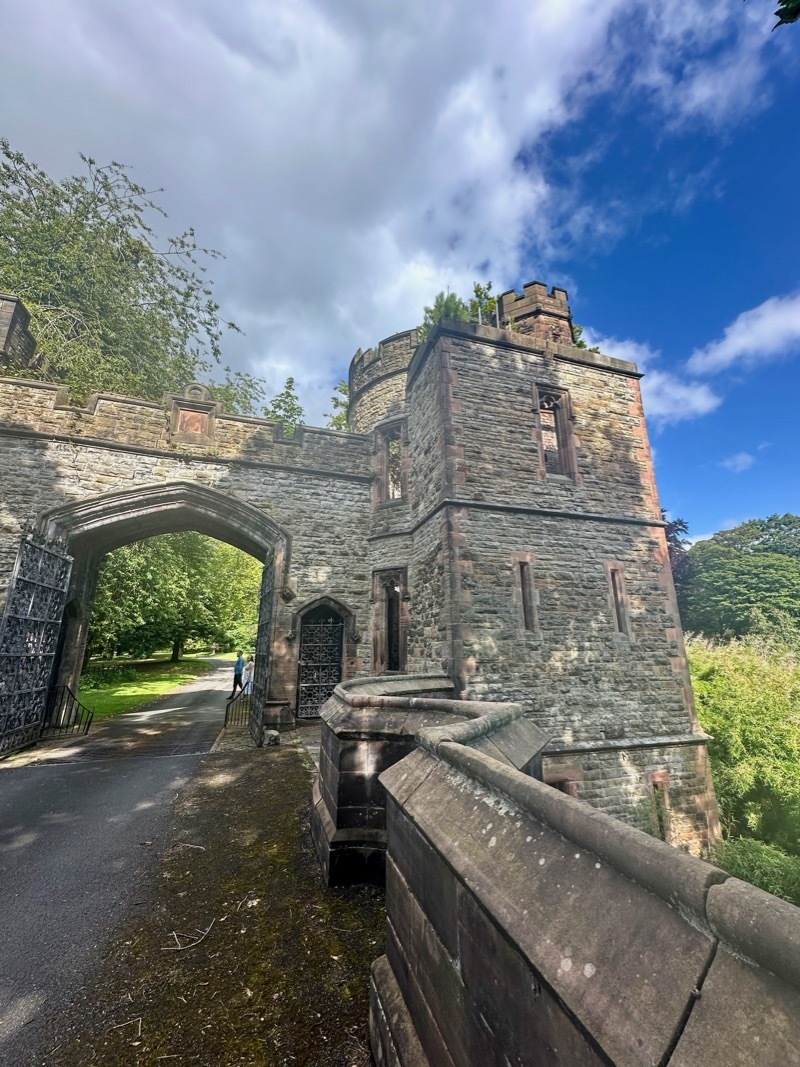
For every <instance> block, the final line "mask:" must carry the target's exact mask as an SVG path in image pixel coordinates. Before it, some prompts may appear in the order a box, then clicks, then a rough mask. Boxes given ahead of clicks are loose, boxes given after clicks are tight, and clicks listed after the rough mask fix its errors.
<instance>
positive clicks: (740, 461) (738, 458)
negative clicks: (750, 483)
mask: <svg viewBox="0 0 800 1067" xmlns="http://www.w3.org/2000/svg"><path fill="white" fill-rule="evenodd" d="M755 461H756V457H755V456H753V455H751V454H750V453H749V452H735V453H734V454H733V455H732V456H728V458H727V459H723V460H721V461H720V467H724V468H725V470H728V471H732V473H733V474H741V473H742V471H749V470H750V468H751V467H752V466H753V464H754V463H755Z"/></svg>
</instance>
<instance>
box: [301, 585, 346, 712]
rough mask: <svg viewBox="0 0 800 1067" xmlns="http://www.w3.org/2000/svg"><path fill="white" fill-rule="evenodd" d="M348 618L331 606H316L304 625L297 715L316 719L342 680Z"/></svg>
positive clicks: (308, 614) (304, 618) (306, 616)
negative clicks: (345, 621) (346, 619)
mask: <svg viewBox="0 0 800 1067" xmlns="http://www.w3.org/2000/svg"><path fill="white" fill-rule="evenodd" d="M343 643H344V618H343V617H342V616H341V615H340V614H339V612H338V611H335V610H334V609H333V608H331V607H328V606H327V605H320V607H317V608H312V609H311V611H309V612H308V613H307V614H306V615H304V616H303V621H302V624H301V627H300V669H299V674H298V685H297V691H298V696H297V717H298V718H299V719H313V718H315V717H316V716H317V715H319V710H320V708H321V707H322V705H323V704H324V703H325V701H326V700H327V699H328V697H329V696H330V695H331V693H332V692H333V690H334V689H335V688H336V686H337V685H338V684H339V682H341V680H342V653H343Z"/></svg>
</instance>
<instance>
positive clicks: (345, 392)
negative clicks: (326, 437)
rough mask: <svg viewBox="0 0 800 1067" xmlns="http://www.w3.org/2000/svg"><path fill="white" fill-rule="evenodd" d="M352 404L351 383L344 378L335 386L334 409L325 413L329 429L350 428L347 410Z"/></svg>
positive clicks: (332, 399)
mask: <svg viewBox="0 0 800 1067" xmlns="http://www.w3.org/2000/svg"><path fill="white" fill-rule="evenodd" d="M349 405H350V385H349V384H348V383H347V382H346V381H344V380H342V381H340V382H339V383H338V385H336V386H335V388H334V390H333V396H332V397H331V407H332V408H333V411H329V412H326V413H325V418H326V419H327V420H328V423H327V425H328V429H329V430H348V429H349V426H348V424H347V410H348V407H349Z"/></svg>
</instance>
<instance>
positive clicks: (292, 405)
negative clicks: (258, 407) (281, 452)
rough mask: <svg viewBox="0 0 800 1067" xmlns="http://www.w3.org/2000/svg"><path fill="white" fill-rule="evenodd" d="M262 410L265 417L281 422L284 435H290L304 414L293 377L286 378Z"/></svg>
mask: <svg viewBox="0 0 800 1067" xmlns="http://www.w3.org/2000/svg"><path fill="white" fill-rule="evenodd" d="M263 411H264V417H265V418H267V419H275V420H276V421H277V422H282V423H283V433H284V436H285V437H291V436H292V434H293V433H294V431H295V430H296V428H297V427H298V426H299V425H300V423H301V422H302V421H303V416H304V415H305V411H304V410H303V405H302V404H301V403H300V398H299V397H298V395H297V390H296V389H295V385H294V378H287V379H286V385H284V387H283V389H282V390H281V391H280V392H279V393H277V394H276V395H275V396H274V397H273V398H272V400H270V402H269V403H268V404H265V406H264V408H263Z"/></svg>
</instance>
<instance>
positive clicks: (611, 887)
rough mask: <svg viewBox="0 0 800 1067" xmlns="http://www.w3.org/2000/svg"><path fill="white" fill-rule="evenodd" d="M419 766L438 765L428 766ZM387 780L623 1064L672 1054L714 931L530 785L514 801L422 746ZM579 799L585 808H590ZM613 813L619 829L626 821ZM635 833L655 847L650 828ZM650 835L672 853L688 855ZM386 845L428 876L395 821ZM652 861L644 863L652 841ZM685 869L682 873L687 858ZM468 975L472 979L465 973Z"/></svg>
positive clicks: (459, 874) (464, 884)
mask: <svg viewBox="0 0 800 1067" xmlns="http://www.w3.org/2000/svg"><path fill="white" fill-rule="evenodd" d="M448 747H449V746H448ZM469 757H470V759H471V760H474V761H475V762H476V763H477V764H478V765H484V766H485V765H487V764H490V763H491V764H492V765H493V769H495V771H496V774H497V775H499V776H501V777H502V776H507V777H509V778H510V777H512V776H513V778H515V779H522V780H523V781H525V782H526V783H527V784H528V785H530V787H531V788H532V791H533V796H535V797H536V799H537V800H538V793H539V792H540V791H542V792H544V791H547V792H550V793H552V794H553V795H554V796H556V797H557V798H558V799H559V801H561V802H562V803H564V802H569V801H571V800H572V798H570V797H566V796H564V795H563V794H560V793H557V792H556V791H555V790H552V789H551V788H550V787H549V786H545V785H543V784H541V783H539V782H536V781H534V780H533V779H530V778H527V777H526V776H525V775H522V774H520V773H519V772H516V771H513V770H511V769H509V768H507V767H504V766H498V765H497V764H496V762H495V761H493V760H489V759H487V757H485V756H482V755H481V754H479V753H475V752H469ZM409 763H411V764H412V766H411V767H409ZM422 764H429V765H430V767H429V770H428V773H427V774H423V770H424V768H423V766H422ZM409 776H411V777H412V778H413V779H414V780H415V783H416V788H415V789H414V790H413V792H411V793H410V794H409V793H408V790H407V788H404V787H406V784H407V781H408V778H409ZM381 782H382V784H383V785H384V787H385V788H386V790H387V792H388V793H389V794H390V796H392V798H393V799H394V800H396V801H398V802H400V803H402V812H401V813H400V814H399V815H398V818H399V819H400V820H401V822H402V820H403V819H409V820H411V821H412V823H413V824H414V825H415V826H416V827H417V828H418V830H419V831H420V832H421V833H422V834H423V835H424V837H425V838H426V839H427V840H428V841H429V842H430V845H431V846H432V848H433V849H434V850H435V852H436V853H438V855H439V856H440V857H442V858H443V859H444V861H445V863H446V864H447V865H448V866H449V867H450V868H451V869H452V871H453V872H454V876H455V878H457V880H458V883H459V887H460V888H459V892H460V893H462V894H463V893H469V894H471V895H472V896H473V897H474V898H475V900H476V901H477V902H478V904H479V905H480V907H481V909H482V910H483V911H484V912H485V913H487V914H488V915H489V917H490V918H491V921H492V922H493V923H495V924H496V925H497V927H498V928H499V929H500V930H501V931H502V932H503V934H504V936H505V937H506V938H507V939H508V940H509V941H510V942H511V944H512V945H514V946H516V948H517V950H518V951H519V952H520V953H521V954H522V956H523V957H524V958H525V959H526V960H527V961H528V965H529V966H530V968H531V969H532V970H533V971H534V972H536V974H538V975H539V976H540V978H541V979H542V980H543V981H544V982H545V983H546V984H547V986H548V987H549V988H550V989H551V990H553V992H554V993H555V995H556V997H557V998H558V999H559V1000H560V1001H561V1002H562V1003H563V1004H564V1005H565V1006H566V1008H567V1010H568V1012H569V1013H570V1014H571V1015H572V1016H573V1017H574V1018H576V1019H577V1020H578V1021H579V1022H580V1024H581V1026H582V1027H584V1028H585V1030H586V1031H587V1032H588V1033H591V1034H592V1035H593V1036H594V1038H595V1039H596V1040H597V1042H598V1043H599V1045H600V1047H601V1048H602V1049H603V1050H604V1052H605V1053H606V1055H608V1056H609V1058H610V1059H611V1061H612V1062H614V1063H615V1064H617V1065H618V1067H625V1065H630V1067H645V1065H647V1067H649V1065H652V1064H655V1063H660V1062H664V1057H665V1056H666V1055H667V1054H668V1052H669V1050H670V1047H671V1043H672V1041H673V1040H674V1035H675V1033H676V1029H677V1028H678V1026H679V1024H680V1021H681V1019H682V1018H683V1017H684V1015H685V1013H686V1010H687V1005H688V1004H690V1003H691V1001H692V990H693V989H695V988H696V986H697V985H698V984H699V983H701V981H702V976H703V975H704V974H705V972H706V969H707V967H708V965H709V962H710V959H711V956H712V953H713V948H714V942H713V939H712V938H711V936H710V935H709V934H707V933H706V932H704V931H702V930H700V929H697V928H696V927H695V926H694V925H692V924H690V923H689V922H687V921H685V919H684V918H683V917H682V916H681V914H680V913H679V911H678V910H677V909H676V908H674V907H672V906H670V905H668V904H667V902H666V901H665V899H664V898H663V897H662V896H661V895H655V894H654V893H653V892H651V891H649V887H648V886H643V885H642V884H639V883H637V882H636V881H632V880H631V879H629V878H628V877H626V876H625V874H624V873H621V872H620V871H619V870H618V869H616V868H615V866H614V865H613V864H610V863H608V862H607V860H606V857H605V856H604V855H603V854H601V853H600V852H595V851H592V850H591V849H589V848H588V847H587V842H586V841H585V840H584V841H581V843H580V844H577V843H576V841H575V838H574V836H573V835H572V834H570V835H565V834H564V833H562V832H561V831H560V830H558V829H556V828H554V827H553V825H552V821H550V820H548V821H545V820H544V819H543V818H541V817H539V812H538V807H539V805H537V804H535V803H532V802H530V800H529V798H527V797H525V795H524V793H523V798H522V799H523V800H528V803H522V804H520V803H515V802H514V801H513V800H512V799H511V797H510V796H509V792H508V791H504V793H500V792H499V791H498V790H497V789H495V788H489V787H488V785H487V783H486V781H485V776H484V780H478V779H477V776H475V775H468V774H466V773H463V772H459V771H457V770H456V769H455V768H454V766H452V764H450V763H448V762H445V761H444V760H436V759H435V757H433V756H432V755H430V754H429V753H425V752H422V751H419V750H418V751H416V752H415V753H413V755H412V757H409V758H408V759H406V760H405V761H403V762H401V763H398V764H395V765H394V766H393V767H392V768H390V769H389V770H388V771H385V772H384V774H383V775H382V776H381ZM401 796H403V797H405V799H404V801H401V800H400V798H401ZM574 804H575V805H578V807H579V809H580V814H581V815H585V814H588V812H590V811H592V810H593V809H590V808H589V807H588V805H586V804H583V803H581V802H580V801H574ZM543 807H544V809H545V810H548V809H547V808H546V806H543ZM604 818H605V819H607V820H608V823H610V824H611V826H610V827H609V829H610V830H618V831H624V830H626V829H628V828H627V827H625V826H623V825H622V824H620V823H619V822H617V821H616V820H613V819H611V818H609V817H607V816H606V817H604ZM391 825H392V824H391V823H390V827H391ZM633 833H634V834H636V835H637V837H641V838H645V845H646V844H647V840H648V839H646V835H644V834H641V833H639V832H638V831H633ZM590 839H591V838H590ZM597 840H598V842H600V843H602V838H598V839H597ZM626 843H627V844H630V843H631V842H630V841H626ZM653 843H654V844H660V845H661V847H662V848H663V849H664V850H666V852H668V853H669V854H670V855H671V857H672V858H673V860H678V861H680V860H681V859H682V858H685V859H687V860H688V859H691V857H688V856H686V857H683V856H682V855H681V854H680V853H676V852H675V851H674V850H673V849H671V848H669V846H666V845H664V844H663V843H662V842H655V841H654V842H653ZM389 846H390V858H391V859H393V860H394V862H395V863H396V864H397V865H398V868H399V870H400V873H401V874H403V876H404V878H407V880H408V881H409V884H415V883H417V884H424V878H423V881H422V882H420V877H419V876H418V875H417V874H416V872H415V871H413V870H408V871H407V870H405V869H404V865H405V864H406V863H407V862H408V863H412V864H413V860H412V859H409V858H408V856H409V855H410V853H409V852H408V850H406V849H399V850H398V854H395V852H394V851H393V850H392V831H391V829H390V837H389ZM606 851H608V850H606ZM643 858H644V860H645V862H646V860H647V848H646V847H645V849H644V851H643ZM677 866H678V869H679V871H680V870H681V869H682V866H681V864H680V862H678V864H677ZM703 866H704V867H705V866H707V865H705V864H704V865H703ZM710 869H711V870H712V871H713V868H710ZM422 903H423V905H424V903H425V902H424V901H423V902H422ZM390 918H391V916H390ZM464 981H465V983H467V984H468V981H469V978H468V976H464Z"/></svg>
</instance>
